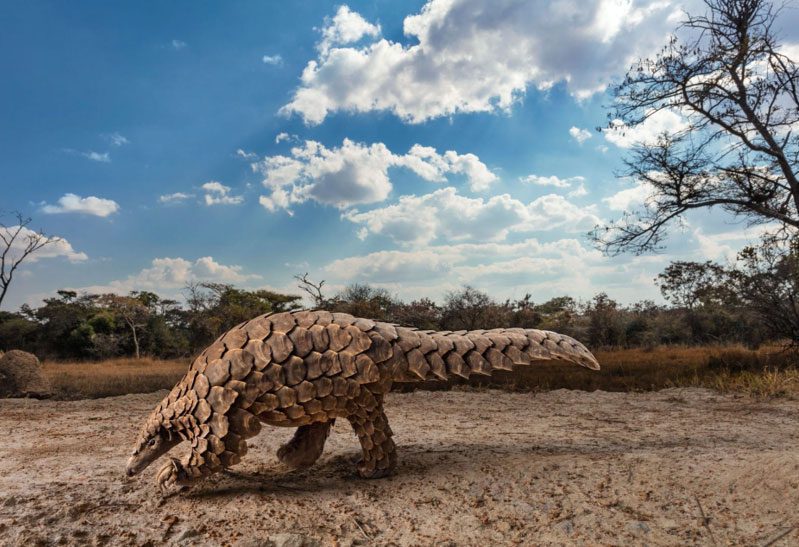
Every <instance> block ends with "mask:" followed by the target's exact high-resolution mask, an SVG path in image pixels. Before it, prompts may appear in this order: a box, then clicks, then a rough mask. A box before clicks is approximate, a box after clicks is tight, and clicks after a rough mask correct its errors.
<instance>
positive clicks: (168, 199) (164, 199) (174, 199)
mask: <svg viewBox="0 0 799 547" xmlns="http://www.w3.org/2000/svg"><path fill="white" fill-rule="evenodd" d="M193 197H194V194H186V193H184V192H175V193H173V194H164V195H163V196H160V197H159V198H158V202H159V203H180V202H183V201H186V200H187V199H190V198H193Z"/></svg>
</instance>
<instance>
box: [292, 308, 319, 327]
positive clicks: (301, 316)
mask: <svg viewBox="0 0 799 547" xmlns="http://www.w3.org/2000/svg"><path fill="white" fill-rule="evenodd" d="M293 314H294V321H296V323H297V325H298V326H300V327H302V328H304V329H309V328H311V326H312V325H313V324H314V323H316V320H317V319H318V316H317V314H316V313H315V312H312V311H308V310H303V311H295V312H293Z"/></svg>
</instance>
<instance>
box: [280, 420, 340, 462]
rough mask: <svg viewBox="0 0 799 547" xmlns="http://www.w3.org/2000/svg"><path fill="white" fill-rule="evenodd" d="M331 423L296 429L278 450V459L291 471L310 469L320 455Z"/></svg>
mask: <svg viewBox="0 0 799 547" xmlns="http://www.w3.org/2000/svg"><path fill="white" fill-rule="evenodd" d="M333 422H334V420H331V421H329V422H316V423H312V424H309V425H303V426H300V427H298V428H297V431H296V432H295V433H294V437H292V439H291V440H290V441H289V442H287V443H286V444H284V445H283V446H281V447H280V448H279V449H278V451H277V457H278V459H279V460H280V461H281V462H283V463H284V464H286V465H288V466H289V467H291V468H293V469H306V468H308V467H311V466H312V465H313V464H314V462H316V460H318V459H319V456H321V455H322V451H323V450H324V448H325V441H327V437H328V436H329V435H330V427H331V426H332V425H333Z"/></svg>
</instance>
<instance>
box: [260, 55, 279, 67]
mask: <svg viewBox="0 0 799 547" xmlns="http://www.w3.org/2000/svg"><path fill="white" fill-rule="evenodd" d="M261 62H262V63H263V64H265V65H273V66H279V65H282V64H283V57H281V56H280V55H264V56H263V57H261Z"/></svg>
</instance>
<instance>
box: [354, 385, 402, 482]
mask: <svg viewBox="0 0 799 547" xmlns="http://www.w3.org/2000/svg"><path fill="white" fill-rule="evenodd" d="M359 399H360V401H359V402H360V405H359V406H358V408H357V410H356V411H355V412H354V413H352V414H350V415H349V416H347V419H348V420H349V421H350V424H352V428H353V429H354V430H355V434H356V435H358V439H359V440H360V441H361V448H362V449H363V459H361V460H360V461H359V462H358V464H357V469H358V474H359V475H360V476H361V477H363V478H365V479H379V478H381V477H385V476H388V475H390V474H391V473H392V472H393V471H394V468H395V467H396V465H397V447H396V446H395V445H394V441H393V440H391V436H392V434H393V433H392V431H391V428H390V427H389V426H388V418H387V417H386V413H385V412H384V411H383V397H382V395H373V394H372V393H370V392H369V390H367V389H362V394H361V397H359Z"/></svg>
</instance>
